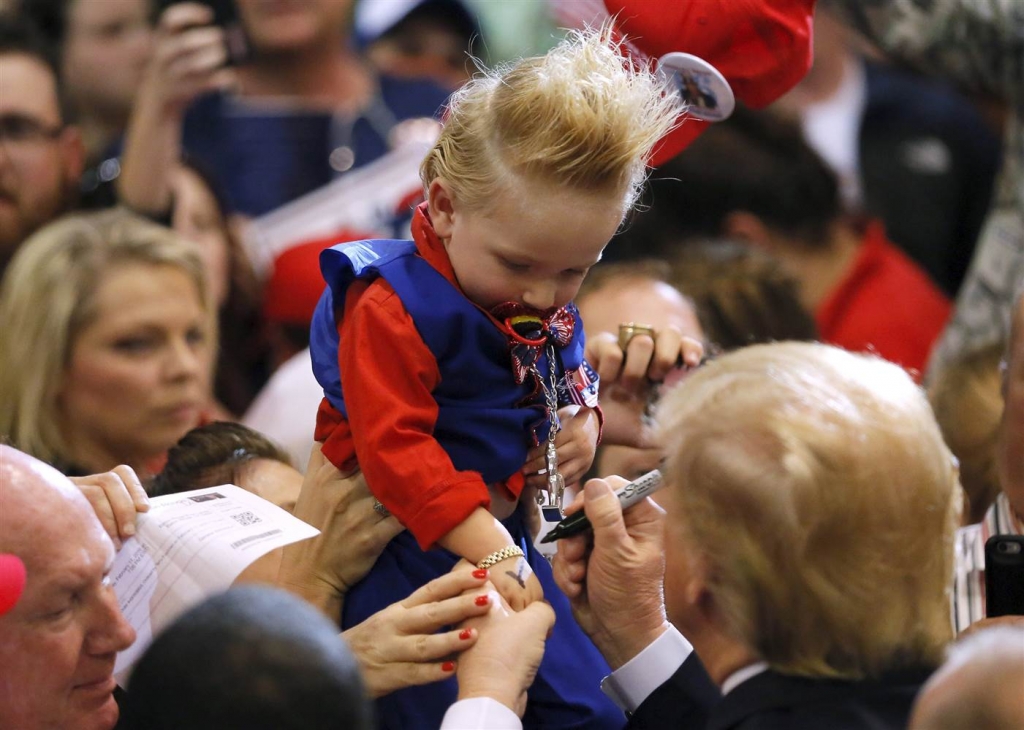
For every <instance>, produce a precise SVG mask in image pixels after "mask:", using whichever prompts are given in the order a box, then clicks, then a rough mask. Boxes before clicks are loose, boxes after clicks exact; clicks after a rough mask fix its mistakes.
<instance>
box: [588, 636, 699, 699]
mask: <svg viewBox="0 0 1024 730" xmlns="http://www.w3.org/2000/svg"><path fill="white" fill-rule="evenodd" d="M692 651H693V645H692V644H691V643H690V642H689V641H687V640H686V637H684V636H683V635H682V634H680V633H679V631H678V630H677V629H676V627H675V626H669V628H668V630H667V631H666V632H665V633H663V634H662V635H661V636H659V637H658V638H657V639H655V640H654V641H652V642H651V643H650V644H648V645H647V647H646V648H645V649H644V650H643V651H642V652H640V653H639V654H637V655H636V656H635V657H633V658H632V659H630V660H629V661H628V662H626V663H625V664H623V665H622V666H621V667H619V668H618V669H616V670H615V671H614V672H612V673H611V674H609V675H608V676H607V677H605V678H604V679H603V680H602V681H601V691H602V692H604V693H605V694H606V695H607V696H608V698H609V699H610V700H611V701H612V702H614V703H615V704H616V705H618V706H619V708H620V709H622V710H623V711H624V712H629V713H632V712H636V708H637V707H639V706H640V703H641V702H643V701H644V700H646V699H647V698H648V697H649V696H650V695H651V693H652V692H654V690H656V689H658V687H660V686H661V685H663V684H664V683H665V682H667V681H668V680H669V678H670V677H671V676H672V675H673V674H675V673H676V672H677V671H678V670H679V667H681V666H683V662H685V661H686V658H687V657H689V656H690V652H692Z"/></svg>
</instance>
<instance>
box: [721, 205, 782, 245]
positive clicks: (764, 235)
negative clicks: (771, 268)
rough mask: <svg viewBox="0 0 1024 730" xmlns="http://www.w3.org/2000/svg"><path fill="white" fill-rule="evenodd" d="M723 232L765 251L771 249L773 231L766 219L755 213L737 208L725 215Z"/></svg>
mask: <svg viewBox="0 0 1024 730" xmlns="http://www.w3.org/2000/svg"><path fill="white" fill-rule="evenodd" d="M722 232H723V233H724V234H725V235H726V236H728V237H729V238H735V239H736V240H738V241H742V242H744V243H749V244H751V245H752V246H756V247H757V248H760V249H761V250H763V251H768V250H771V247H772V240H773V239H772V232H771V230H770V229H769V228H768V226H766V225H765V223H764V221H762V220H761V219H760V218H758V217H757V216H756V215H754V214H753V213H748V212H746V211H745V210H735V211H733V212H732V213H729V215H727V216H726V217H725V220H724V221H723V223H722Z"/></svg>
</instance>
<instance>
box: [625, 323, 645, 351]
mask: <svg viewBox="0 0 1024 730" xmlns="http://www.w3.org/2000/svg"><path fill="white" fill-rule="evenodd" d="M637 335H647V336H648V337H650V338H651V339H652V340H653V339H654V327H652V326H651V325H649V324H639V323H637V322H625V323H623V324H620V325H619V349H621V350H622V351H623V352H625V351H626V348H627V347H629V343H630V342H631V341H632V340H633V338H634V337H636V336H637Z"/></svg>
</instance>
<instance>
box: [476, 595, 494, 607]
mask: <svg viewBox="0 0 1024 730" xmlns="http://www.w3.org/2000/svg"><path fill="white" fill-rule="evenodd" d="M490 602H491V597H490V596H477V597H476V600H474V601H473V603H475V604H476V605H478V606H486V605H487V604H488V603H490Z"/></svg>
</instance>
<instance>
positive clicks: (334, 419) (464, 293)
mask: <svg viewBox="0 0 1024 730" xmlns="http://www.w3.org/2000/svg"><path fill="white" fill-rule="evenodd" d="M609 36H610V33H609V32H607V31H586V32H580V33H573V34H571V35H570V36H569V37H568V38H567V39H566V40H565V41H563V42H562V43H561V44H560V45H559V46H557V47H556V48H555V49H554V50H552V51H551V52H549V53H548V54H547V55H545V56H542V57H539V58H531V59H526V60H523V61H520V62H518V63H516V64H514V65H512V66H509V67H507V68H504V69H500V70H498V71H497V72H495V73H492V74H489V75H486V76H482V77H480V78H476V79H474V80H472V81H471V82H469V83H468V84H467V85H466V86H464V87H463V88H462V89H461V90H460V91H458V92H456V93H455V95H454V97H453V98H452V101H451V105H450V108H449V111H448V115H447V118H446V120H445V124H444V129H443V131H442V133H441V136H440V138H439V139H438V141H437V143H436V145H435V146H434V148H433V149H432V150H431V152H430V153H429V155H428V156H427V158H426V159H425V160H424V162H423V164H422V166H421V177H422V179H423V184H424V186H425V191H426V202H425V203H423V204H422V205H421V206H420V207H419V209H418V210H417V211H416V214H415V217H414V219H413V225H412V234H413V240H412V241H360V242H356V243H349V244H341V245H338V246H335V247H333V248H331V249H328V250H327V251H325V252H324V253H323V254H322V255H321V268H322V270H323V273H324V277H325V279H326V280H327V283H328V289H327V291H326V292H325V293H324V296H323V297H322V299H321V301H320V304H319V306H318V308H317V313H316V316H315V318H314V321H313V328H312V339H311V350H312V357H313V366H314V370H315V372H316V375H317V379H318V381H319V382H320V384H321V385H322V386H323V388H324V394H325V398H324V401H323V403H322V405H321V408H320V411H319V413H318V415H317V432H316V438H317V441H319V442H321V443H322V444H323V446H322V450H323V453H324V455H325V456H326V457H327V458H328V459H329V460H330V461H331V462H333V463H334V464H335V465H336V466H338V467H339V468H341V469H343V470H344V469H348V468H350V467H351V466H352V465H353V464H358V466H359V468H360V469H361V470H362V471H363V473H364V475H365V477H366V481H367V483H368V484H369V486H370V489H371V491H372V492H373V493H374V496H375V497H376V498H377V499H378V500H379V502H380V503H381V504H382V505H383V508H386V509H387V510H389V511H390V512H391V513H392V514H394V515H395V516H396V517H397V518H398V519H399V520H400V521H401V522H402V524H403V525H404V526H405V527H406V528H407V529H408V532H407V533H403V534H402V535H400V536H399V537H397V538H396V539H395V540H394V541H393V542H392V543H391V545H389V546H388V548H387V550H386V551H385V553H384V554H383V555H382V556H381V558H380V560H379V561H378V562H377V564H376V566H375V567H374V569H373V571H371V573H370V574H369V575H368V576H367V578H366V579H365V580H364V581H363V582H361V583H360V584H359V585H357V586H356V587H355V588H354V589H353V590H352V591H350V592H349V594H348V595H347V596H346V598H345V608H344V616H343V626H348V625H352V624H354V623H357V622H359V621H361V620H363V619H364V618H366V617H368V616H369V615H371V614H372V613H374V612H375V611H377V610H379V609H381V608H383V607H385V606H387V605H389V604H391V603H393V602H395V601H399V600H402V599H404V598H406V597H407V596H408V595H409V593H411V592H412V591H413V590H415V588H417V587H419V586H420V585H422V584H423V583H426V582H427V581H428V580H430V579H432V578H434V577H436V576H437V575H440V574H441V573H443V572H445V571H447V570H449V569H450V568H451V567H452V565H454V563H455V562H456V561H457V560H458V559H459V558H460V557H461V558H465V559H466V560H468V561H469V562H471V563H473V564H475V565H477V566H478V567H479V568H481V569H483V568H487V569H489V571H490V575H489V577H490V579H491V581H492V582H493V583H494V585H495V587H496V589H497V590H498V592H499V593H500V594H501V595H502V596H503V597H504V599H505V600H506V601H507V602H508V603H509V605H510V606H511V607H512V608H513V609H520V608H522V607H524V606H526V605H528V604H529V603H530V602H531V601H535V600H538V599H540V598H542V597H544V596H545V592H546V597H547V599H548V600H549V601H551V603H552V605H553V607H554V608H555V611H556V614H558V616H559V618H560V619H561V620H560V621H559V622H558V623H557V624H556V628H555V630H554V634H553V636H552V638H551V640H550V642H549V644H548V650H547V651H546V653H545V659H544V662H543V663H542V665H541V668H540V671H539V672H538V676H537V681H536V682H535V684H534V688H533V689H532V690H531V693H530V697H529V704H528V708H527V717H528V718H530V717H532V718H533V722H534V723H541V724H544V725H548V726H551V727H560V728H572V727H580V728H583V727H587V728H604V727H607V728H611V727H621V726H622V724H623V717H622V714H621V712H619V711H618V710H617V708H615V707H614V705H612V704H611V703H610V702H609V701H607V700H606V699H605V698H603V696H601V695H600V693H599V692H597V687H598V684H599V682H600V679H601V677H602V676H603V675H604V674H606V673H607V671H608V669H607V665H606V664H605V663H604V661H603V660H602V659H601V658H600V655H599V654H598V653H597V652H596V650H595V649H594V647H593V646H592V645H590V644H589V641H588V640H587V639H586V637H584V636H583V634H582V633H581V632H580V630H579V629H578V627H577V626H576V624H575V622H574V621H573V620H572V618H571V613H570V611H569V607H568V603H567V601H566V600H565V597H564V596H563V595H561V593H560V592H559V591H558V589H557V587H555V585H554V582H553V580H552V578H551V571H550V568H549V566H548V565H547V563H546V561H544V560H543V558H540V557H539V556H537V555H536V553H535V551H534V549H533V546H532V541H531V539H530V536H529V534H528V531H527V529H526V527H525V525H524V522H523V515H522V510H520V509H517V507H518V500H519V497H520V494H521V493H522V491H523V488H524V486H525V485H526V484H534V485H538V486H540V487H542V488H547V487H550V488H551V492H552V493H550V494H549V495H548V498H549V499H557V498H558V496H559V493H560V490H561V487H562V485H563V483H568V484H572V483H574V482H576V481H578V480H579V479H580V478H581V477H582V476H583V474H584V473H585V472H586V470H587V469H588V468H589V466H590V462H591V461H592V460H593V456H594V451H595V448H596V445H597V440H598V437H599V431H600V411H599V410H598V409H597V382H596V381H597V378H596V375H595V374H594V373H593V371H592V370H591V369H590V367H589V365H587V363H586V362H585V361H584V359H583V346H584V337H583V328H582V325H581V323H580V321H579V316H578V314H577V311H576V307H575V306H574V305H573V304H572V298H573V297H574V296H575V294H576V292H577V290H578V289H579V286H580V284H581V282H582V281H583V278H584V277H585V276H586V274H587V271H588V270H589V269H590V267H591V266H593V265H594V264H596V263H597V262H598V261H599V260H600V258H601V253H602V251H603V249H604V247H605V246H606V245H607V243H608V241H609V239H610V238H611V237H612V236H613V235H614V233H615V232H616V230H617V229H618V227H619V226H620V224H621V223H622V220H623V218H624V216H625V214H626V213H627V212H628V211H629V210H630V208H631V206H632V205H633V203H634V201H635V199H636V196H637V192H638V190H639V187H640V185H641V184H642V182H643V179H644V175H645V170H646V162H647V160H648V158H649V156H650V153H651V151H652V148H653V146H654V144H655V143H656V142H657V140H658V139H659V138H661V137H662V136H663V135H664V134H665V133H666V132H667V131H668V130H669V129H670V128H671V127H672V125H673V123H674V120H675V118H676V114H677V111H678V108H677V104H678V100H677V99H676V98H674V97H669V96H665V95H664V93H663V89H662V85H661V84H660V82H659V80H658V79H657V77H656V76H655V75H654V74H653V73H651V72H649V71H648V70H646V69H642V68H636V67H635V66H633V65H632V64H631V63H630V62H629V61H628V60H627V59H625V58H624V56H623V54H622V53H621V51H620V49H619V48H618V47H617V45H616V44H615V43H613V42H612V41H611V40H610V38H609ZM447 685H448V687H447V688H445V689H439V687H438V685H433V686H431V687H430V688H428V689H427V690H420V689H416V688H413V689H411V690H402V691H401V692H398V693H395V694H393V695H391V696H389V697H388V698H386V699H385V700H384V701H382V702H381V703H379V707H378V710H379V718H380V720H381V725H382V726H385V727H395V728H399V727H400V728H403V729H405V728H414V727H423V728H427V727H430V728H436V727H437V726H438V725H439V723H440V719H441V716H442V715H443V714H444V709H445V708H446V707H447V706H448V704H450V703H451V702H452V701H453V700H454V699H455V691H456V688H455V686H454V681H453V680H449V681H448V682H447ZM528 722H530V721H529V720H528Z"/></svg>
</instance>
